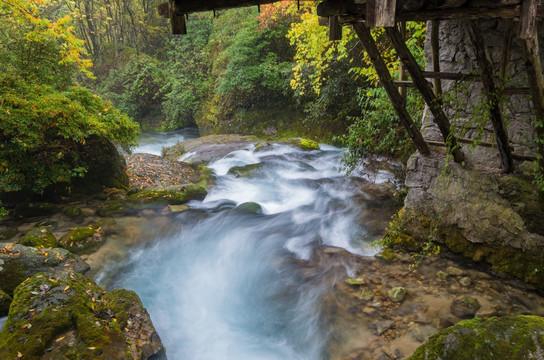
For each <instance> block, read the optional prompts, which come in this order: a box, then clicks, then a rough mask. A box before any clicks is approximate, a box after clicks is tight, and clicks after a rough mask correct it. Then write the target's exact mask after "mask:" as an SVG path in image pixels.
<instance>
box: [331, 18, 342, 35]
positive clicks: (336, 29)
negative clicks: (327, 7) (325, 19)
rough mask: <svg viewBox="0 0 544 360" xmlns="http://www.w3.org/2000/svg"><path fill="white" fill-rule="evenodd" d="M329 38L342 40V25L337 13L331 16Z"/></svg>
mask: <svg viewBox="0 0 544 360" xmlns="http://www.w3.org/2000/svg"><path fill="white" fill-rule="evenodd" d="M329 40H330V41H339V40H342V25H340V22H339V21H338V16H337V15H335V16H331V17H329Z"/></svg>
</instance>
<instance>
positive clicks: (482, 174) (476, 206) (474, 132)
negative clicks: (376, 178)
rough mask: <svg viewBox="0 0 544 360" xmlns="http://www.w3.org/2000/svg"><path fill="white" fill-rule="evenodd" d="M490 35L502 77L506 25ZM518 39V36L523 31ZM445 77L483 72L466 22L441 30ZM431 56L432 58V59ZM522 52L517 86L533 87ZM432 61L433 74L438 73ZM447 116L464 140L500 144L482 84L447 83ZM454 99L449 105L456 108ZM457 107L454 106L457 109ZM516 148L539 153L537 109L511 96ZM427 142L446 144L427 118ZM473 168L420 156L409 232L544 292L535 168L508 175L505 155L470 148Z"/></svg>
mask: <svg viewBox="0 0 544 360" xmlns="http://www.w3.org/2000/svg"><path fill="white" fill-rule="evenodd" d="M481 28H482V32H483V34H484V35H485V40H486V42H487V44H489V45H493V46H490V47H489V48H488V50H489V53H490V55H491V57H492V59H493V60H494V61H495V66H496V69H498V67H499V65H498V60H499V59H500V55H501V51H502V44H503V40H502V39H503V36H504V29H505V24H504V22H502V21H498V20H497V21H486V22H482V23H481ZM515 31H517V29H516V28H515ZM439 33H440V44H441V48H440V51H441V52H440V67H441V68H440V70H441V71H444V72H459V73H471V72H477V71H476V69H477V64H476V61H475V56H474V51H473V48H472V44H471V42H470V39H469V38H468V35H467V34H466V32H465V30H464V25H463V23H461V22H456V21H445V22H442V23H441V25H440V32H439ZM428 53H430V51H428ZM522 54H523V51H522V49H521V45H520V44H519V43H517V42H516V41H514V44H513V47H512V56H511V64H510V67H509V71H508V73H509V77H510V80H509V86H517V87H519V86H527V76H526V70H525V64H524V61H523V58H522ZM427 60H428V61H427V62H428V68H430V65H429V62H430V59H427ZM442 86H443V89H444V92H445V93H448V95H446V100H445V105H447V106H446V108H445V111H446V113H447V115H448V117H449V118H450V121H451V122H452V124H453V125H454V126H455V128H456V129H457V131H458V136H459V137H463V138H469V139H478V138H479V137H481V141H483V142H489V143H493V141H494V139H493V129H492V127H491V124H490V123H489V121H488V117H487V115H486V113H485V111H480V109H481V108H482V104H483V103H484V100H481V99H483V98H482V96H481V94H480V90H481V84H479V83H464V85H458V84H456V83H455V82H453V81H443V84H442ZM448 99H449V100H448ZM451 99H454V100H452V101H450V100H451ZM504 104H505V105H504V110H505V111H504V113H505V119H507V125H508V133H509V138H510V145H511V147H512V149H513V152H514V153H515V154H517V155H531V154H534V153H535V151H536V146H535V143H534V141H533V137H534V136H535V134H534V133H533V131H534V130H533V129H534V124H533V121H534V115H533V109H532V103H531V101H530V100H529V98H528V97H527V96H526V95H511V96H509V97H508V98H505V102H504ZM423 135H424V137H425V138H426V139H427V140H436V141H441V140H442V139H441V136H440V133H439V132H438V129H437V127H436V126H435V125H434V124H433V122H432V117H431V115H430V114H429V113H428V112H426V115H425V118H424V125H423ZM463 151H464V153H465V155H466V158H467V160H466V164H464V165H463V166H462V165H460V164H455V163H453V160H452V161H448V160H447V159H446V155H445V152H444V150H443V148H439V147H433V154H432V155H431V156H426V157H425V156H422V155H421V154H414V155H413V156H412V157H411V158H410V160H409V162H408V165H407V176H406V186H407V188H408V195H407V197H406V201H405V214H407V215H408V216H405V227H406V230H407V231H408V232H409V233H410V234H411V235H413V236H414V237H415V238H416V239H419V240H421V241H427V239H429V238H430V237H432V238H433V240H435V241H438V242H441V243H443V244H445V245H446V246H447V247H448V248H449V249H450V250H452V251H454V252H457V253H461V254H463V255H464V256H466V257H470V258H472V259H473V260H475V261H485V262H487V263H490V264H491V265H492V266H493V268H494V270H495V271H497V272H499V273H502V274H510V275H514V276H517V277H519V278H521V279H523V280H525V281H527V282H529V283H533V284H535V285H536V286H537V287H538V288H540V289H541V290H542V289H544V274H543V273H544V260H543V259H544V256H543V255H544V250H543V249H542V244H544V225H543V220H542V219H543V218H544V205H543V204H544V197H543V195H542V193H541V192H540V193H539V192H538V190H537V188H536V187H535V186H534V185H532V184H531V180H530V178H527V177H525V176H524V175H523V174H522V171H521V170H522V169H524V168H528V167H529V166H528V165H529V164H528V163H527V162H525V163H522V162H520V161H517V162H516V167H517V169H518V171H517V174H514V175H506V176H505V175H501V170H500V159H499V154H498V151H497V149H495V148H489V147H482V146H476V147H475V148H474V149H472V148H471V146H470V145H467V144H464V145H463Z"/></svg>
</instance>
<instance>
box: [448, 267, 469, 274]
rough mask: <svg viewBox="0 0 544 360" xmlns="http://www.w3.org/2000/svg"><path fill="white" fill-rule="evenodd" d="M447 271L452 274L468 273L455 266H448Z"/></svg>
mask: <svg viewBox="0 0 544 360" xmlns="http://www.w3.org/2000/svg"><path fill="white" fill-rule="evenodd" d="M446 272H447V273H448V275H450V276H463V275H466V271H464V270H461V269H459V268H456V267H454V266H448V268H447V269H446Z"/></svg>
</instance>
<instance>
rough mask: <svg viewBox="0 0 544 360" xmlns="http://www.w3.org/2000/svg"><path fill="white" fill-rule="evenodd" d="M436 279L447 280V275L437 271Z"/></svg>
mask: <svg viewBox="0 0 544 360" xmlns="http://www.w3.org/2000/svg"><path fill="white" fill-rule="evenodd" d="M436 277H437V278H439V279H440V280H446V279H447V278H448V273H445V272H444V271H439V272H437V273H436Z"/></svg>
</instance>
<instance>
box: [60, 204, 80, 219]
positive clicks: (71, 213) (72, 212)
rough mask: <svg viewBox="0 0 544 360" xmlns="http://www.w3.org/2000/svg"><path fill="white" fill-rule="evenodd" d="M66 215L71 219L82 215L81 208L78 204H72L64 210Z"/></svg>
mask: <svg viewBox="0 0 544 360" xmlns="http://www.w3.org/2000/svg"><path fill="white" fill-rule="evenodd" d="M64 215H66V216H68V217H69V218H70V219H76V218H78V217H80V216H81V215H82V213H81V209H80V208H78V207H77V206H70V207H69V208H67V209H65V210H64Z"/></svg>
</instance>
